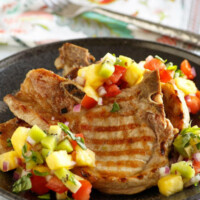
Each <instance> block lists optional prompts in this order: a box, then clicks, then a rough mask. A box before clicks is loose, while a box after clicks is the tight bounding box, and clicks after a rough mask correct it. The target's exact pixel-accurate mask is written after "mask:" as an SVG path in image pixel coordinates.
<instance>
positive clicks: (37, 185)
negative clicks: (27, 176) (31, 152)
mask: <svg viewBox="0 0 200 200" xmlns="http://www.w3.org/2000/svg"><path fill="white" fill-rule="evenodd" d="M31 183H32V188H31V191H32V192H34V193H36V194H38V195H43V194H46V193H47V192H48V191H49V188H47V187H46V184H47V181H46V178H45V177H44V176H36V175H34V174H33V175H32V176H31Z"/></svg>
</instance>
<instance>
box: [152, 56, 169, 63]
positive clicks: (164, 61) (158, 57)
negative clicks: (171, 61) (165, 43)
mask: <svg viewBox="0 0 200 200" xmlns="http://www.w3.org/2000/svg"><path fill="white" fill-rule="evenodd" d="M155 58H156V59H158V60H160V61H161V62H163V63H166V62H167V59H166V60H163V59H162V58H161V57H160V56H158V55H155Z"/></svg>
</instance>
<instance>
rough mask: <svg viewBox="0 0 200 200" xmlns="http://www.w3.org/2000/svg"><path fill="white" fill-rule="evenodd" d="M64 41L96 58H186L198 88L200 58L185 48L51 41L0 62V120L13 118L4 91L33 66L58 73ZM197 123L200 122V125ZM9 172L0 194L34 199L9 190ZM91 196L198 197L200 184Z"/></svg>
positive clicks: (118, 199) (2, 177) (108, 199)
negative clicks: (163, 191)
mask: <svg viewBox="0 0 200 200" xmlns="http://www.w3.org/2000/svg"><path fill="white" fill-rule="evenodd" d="M64 42H71V43H74V44H77V45H80V46H83V47H85V48H88V49H89V51H90V53H91V54H93V55H94V56H95V57H96V59H97V60H98V59H99V58H101V57H102V56H104V55H105V54H106V53H107V52H110V53H115V54H116V55H120V54H122V55H126V56H129V57H132V58H133V59H134V60H135V61H140V60H144V59H145V58H146V57H147V56H148V55H153V56H154V55H159V56H160V57H162V58H164V59H168V61H171V62H173V63H174V64H177V65H180V63H181V61H182V60H183V59H185V58H186V59H188V60H189V61H190V63H191V64H192V66H194V67H195V68H196V71H197V78H196V79H195V82H196V84H197V86H198V88H200V57H199V56H197V55H195V54H192V53H189V52H187V51H184V50H181V49H178V48H174V47H171V46H167V45H163V44H158V43H155V42H149V41H143V40H135V39H114V38H95V39H94V38H93V39H79V40H70V41H63V42H57V43H51V44H47V45H43V46H39V47H36V48H32V49H29V50H26V51H23V52H20V53H18V54H16V55H13V56H11V57H9V58H6V59H4V60H2V61H1V62H0V122H5V121H7V120H9V119H11V118H12V117H13V114H12V113H11V112H10V111H9V109H8V108H7V107H6V105H5V104H4V103H3V97H4V96H5V95H6V94H9V93H13V92H16V91H17V90H19V88H20V84H21V83H22V82H23V80H24V78H25V75H26V73H27V72H28V71H29V70H31V69H34V68H46V69H49V70H52V71H54V72H58V71H57V70H56V69H55V67H54V60H55V58H56V57H57V56H58V48H59V47H61V46H62V44H63V43H64ZM192 119H193V123H194V124H198V121H199V119H198V116H197V115H196V116H192ZM199 125H200V124H199ZM12 183H13V180H12V172H9V173H2V172H0V196H3V197H6V198H7V199H31V200H34V199H37V196H35V195H34V194H32V193H31V192H23V193H21V194H19V195H15V194H13V193H11V189H12ZM91 199H94V200H147V199H148V200H158V199H161V200H165V199H166V200H183V199H187V200H195V199H196V200H197V199H200V187H198V186H197V187H190V188H187V189H184V191H182V192H179V193H177V194H175V195H173V196H171V197H168V198H167V197H164V196H162V195H160V194H159V192H158V189H157V187H153V188H151V189H148V190H146V191H144V192H142V193H139V194H136V195H131V196H130V195H129V196H126V195H107V194H103V193H100V192H98V191H96V190H93V192H92V197H91Z"/></svg>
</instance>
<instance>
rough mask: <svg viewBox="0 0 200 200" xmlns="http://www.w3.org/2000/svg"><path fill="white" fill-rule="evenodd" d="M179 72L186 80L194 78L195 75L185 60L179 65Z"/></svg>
mask: <svg viewBox="0 0 200 200" xmlns="http://www.w3.org/2000/svg"><path fill="white" fill-rule="evenodd" d="M181 71H182V72H183V73H184V74H185V75H186V76H187V78H188V79H194V78H195V75H194V74H193V73H192V67H191V65H190V63H189V61H188V60H186V59H185V60H184V61H183V62H182V63H181Z"/></svg>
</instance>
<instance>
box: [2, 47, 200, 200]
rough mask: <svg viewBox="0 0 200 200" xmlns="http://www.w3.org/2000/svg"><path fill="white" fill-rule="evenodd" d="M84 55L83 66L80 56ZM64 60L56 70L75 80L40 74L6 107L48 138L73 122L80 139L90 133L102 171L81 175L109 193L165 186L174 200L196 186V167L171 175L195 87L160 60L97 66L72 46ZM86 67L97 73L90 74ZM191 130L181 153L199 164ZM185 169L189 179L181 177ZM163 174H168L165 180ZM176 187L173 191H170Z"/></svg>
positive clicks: (111, 58) (107, 60) (108, 61)
mask: <svg viewBox="0 0 200 200" xmlns="http://www.w3.org/2000/svg"><path fill="white" fill-rule="evenodd" d="M70 51H71V54H70ZM76 51H77V52H79V55H78V57H79V58H80V57H81V58H80V60H81V62H77V60H76V59H77V57H76V56H73V55H74V52H76ZM60 52H61V54H60V56H59V58H57V60H56V62H55V64H56V65H58V63H59V66H61V64H62V66H61V67H63V66H64V67H67V68H68V69H67V70H65V72H66V74H65V77H68V78H67V79H65V78H63V77H60V76H58V75H56V74H54V73H53V72H50V71H48V70H45V69H37V70H32V71H30V72H29V73H28V74H27V76H26V79H25V80H24V82H23V84H22V85H21V89H20V91H19V92H18V93H17V94H16V95H7V96H6V97H5V98H4V101H5V102H6V103H7V104H8V106H9V108H10V110H11V111H12V112H13V113H14V114H15V115H16V116H17V117H18V118H20V119H23V120H24V121H25V122H27V123H28V124H29V125H31V126H34V125H35V124H37V125H38V126H39V127H40V128H41V129H43V130H48V129H49V127H50V126H51V125H56V124H57V123H58V122H69V128H70V129H71V130H72V131H73V132H75V133H80V132H81V133H83V135H84V139H85V141H86V144H87V146H88V147H89V148H90V149H91V150H92V151H94V152H95V154H96V168H83V167H81V168H76V169H75V170H74V172H76V173H77V174H79V175H82V176H84V177H85V178H87V179H88V180H90V181H91V183H92V184H93V186H94V187H95V188H97V189H99V190H100V191H103V192H106V193H110V194H134V193H138V192H140V191H143V190H145V189H146V188H149V187H151V186H154V185H156V184H157V183H159V189H160V191H161V193H162V194H164V195H166V196H168V195H171V194H173V193H175V192H178V191H180V190H182V189H183V180H184V179H185V178H186V177H187V181H188V180H190V179H191V178H194V177H196V176H197V175H198V171H197V170H196V172H194V169H193V168H192V167H194V166H195V165H197V164H196V163H195V162H196V161H195V162H192V163H191V162H190V163H189V162H185V161H182V163H176V164H178V165H175V166H173V165H172V167H171V172H170V173H169V171H170V170H169V168H168V170H167V166H168V165H169V158H168V154H169V151H170V149H171V145H172V142H173V139H174V137H175V135H177V133H178V130H182V129H183V128H187V127H188V126H189V112H188V108H187V106H189V108H190V111H191V112H193V113H194V112H196V111H197V109H196V110H195V109H194V107H192V106H191V104H188V101H187V99H188V96H189V97H190V98H193V97H194V95H192V94H193V93H197V95H196V96H195V98H198V92H197V88H196V86H195V84H194V83H193V82H192V81H190V80H188V79H187V78H186V76H184V74H183V73H180V71H179V70H178V69H176V67H175V66H174V65H173V64H169V63H168V64H166V63H165V61H164V60H162V59H161V58H160V57H158V56H156V57H155V58H153V57H148V58H147V59H146V61H142V62H140V63H136V62H135V61H133V60H132V59H131V58H128V57H126V56H119V57H116V56H115V55H112V54H110V53H108V54H106V55H105V56H104V57H103V58H102V59H101V60H100V61H99V62H96V63H93V62H94V58H93V57H92V56H91V55H90V54H89V52H88V50H86V49H84V48H81V47H77V46H75V45H72V44H65V45H64V46H63V47H62V48H61V50H60ZM81 52H83V53H81ZM65 53H66V55H65ZM70 55H71V57H70ZM69 57H70V61H69V62H67V60H68V59H69ZM73 58H74V60H73ZM65 62H66V63H65ZM86 62H88V63H89V64H90V65H89V66H85V64H84V63H86ZM76 63H77V64H76ZM81 63H83V64H81ZM92 63H93V64H92ZM73 64H74V65H73ZM186 64H187V63H186ZM59 66H57V67H59ZM70 68H71V69H72V70H71V69H70ZM75 68H76V69H75ZM73 69H75V71H74V70H73ZM182 71H183V72H184V70H182ZM186 75H188V73H186ZM189 75H190V76H189ZM189 75H188V76H189V77H190V78H191V74H189ZM69 79H72V80H69ZM184 97H185V99H186V102H185V99H184ZM186 97H187V98H186ZM193 99H194V98H193ZM172 102H173V106H172ZM186 103H187V105H186ZM8 124H9V122H8V123H7V125H8ZM183 130H184V131H183V132H181V133H184V134H186V133H188V132H189V134H187V144H183V141H185V137H186V136H185V135H184V134H182V135H179V136H178V137H177V138H176V139H175V141H174V147H175V149H176V151H178V152H179V153H180V154H181V155H182V157H183V158H184V157H185V158H186V157H187V158H189V159H190V160H191V157H192V156H193V154H194V153H198V149H197V148H196V146H197V144H198V140H194V136H192V135H191V134H190V132H192V133H193V135H194V132H195V131H196V132H195V134H196V135H197V136H198V134H199V133H200V131H199V129H198V127H193V128H191V129H183ZM188 135H189V137H188ZM0 142H2V141H1V140H0ZM188 149H189V150H188ZM183 152H184V153H183ZM182 166H184V167H186V168H187V172H188V173H187V174H184V173H183V172H182V171H181V168H182ZM163 169H164V170H165V171H168V172H166V173H161V172H162V171H163ZM177 171H178V174H174V173H175V172H177ZM188 174H189V175H188ZM161 176H163V178H161V179H160V177H161ZM159 179H160V180H159ZM158 180H159V182H158ZM170 181H171V182H172V183H173V184H172V187H169V186H167V187H166V184H167V185H168V183H169V182H170Z"/></svg>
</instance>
